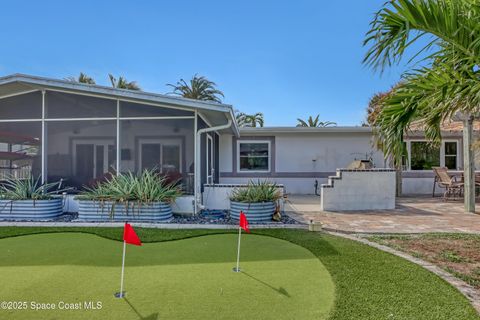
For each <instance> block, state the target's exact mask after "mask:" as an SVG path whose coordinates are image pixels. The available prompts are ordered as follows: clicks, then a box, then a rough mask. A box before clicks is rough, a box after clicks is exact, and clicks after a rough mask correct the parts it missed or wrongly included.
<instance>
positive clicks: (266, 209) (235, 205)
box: [230, 201, 276, 222]
mask: <svg viewBox="0 0 480 320" xmlns="http://www.w3.org/2000/svg"><path fill="white" fill-rule="evenodd" d="M275 209H276V205H275V202H257V203H245V202H236V201H230V217H231V218H232V219H235V220H238V219H240V211H243V213H244V214H245V215H246V216H247V219H248V221H249V222H272V216H273V214H274V213H275Z"/></svg>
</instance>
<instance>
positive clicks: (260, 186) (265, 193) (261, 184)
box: [230, 180, 282, 203]
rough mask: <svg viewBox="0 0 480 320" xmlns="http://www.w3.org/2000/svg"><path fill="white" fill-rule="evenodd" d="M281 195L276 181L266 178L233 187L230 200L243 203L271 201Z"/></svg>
mask: <svg viewBox="0 0 480 320" xmlns="http://www.w3.org/2000/svg"><path fill="white" fill-rule="evenodd" d="M281 197H282V194H281V192H280V190H279V188H278V186H277V184H276V183H273V182H270V181H268V180H257V181H249V182H248V185H247V186H246V187H239V188H235V189H233V191H232V193H231V194H230V200H231V201H235V202H244V203H258V202H273V201H277V200H278V199H280V198H281Z"/></svg>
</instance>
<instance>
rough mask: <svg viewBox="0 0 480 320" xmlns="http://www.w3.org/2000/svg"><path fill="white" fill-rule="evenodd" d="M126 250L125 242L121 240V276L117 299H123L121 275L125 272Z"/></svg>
mask: <svg viewBox="0 0 480 320" xmlns="http://www.w3.org/2000/svg"><path fill="white" fill-rule="evenodd" d="M126 248H127V241H125V240H123V257H122V276H121V279H120V293H119V295H118V298H123V296H124V294H123V273H124V271H125V250H126Z"/></svg>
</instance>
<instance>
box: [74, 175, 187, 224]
mask: <svg viewBox="0 0 480 320" xmlns="http://www.w3.org/2000/svg"><path fill="white" fill-rule="evenodd" d="M180 195H181V191H180V189H179V187H178V186H177V183H176V182H167V181H166V177H162V176H160V175H159V174H158V173H157V172H156V171H155V170H145V171H143V172H142V174H141V175H140V176H137V175H135V174H133V173H132V172H128V173H125V174H120V175H114V176H111V177H109V178H106V179H105V181H103V182H98V183H97V184H96V185H95V186H93V187H90V188H85V191H84V192H82V193H81V194H80V195H78V196H77V197H75V198H76V199H77V200H78V201H79V210H78V219H79V220H88V221H108V220H112V221H126V220H129V221H169V220H171V219H172V208H171V205H170V204H171V203H172V202H173V201H175V199H176V198H177V197H178V196H180Z"/></svg>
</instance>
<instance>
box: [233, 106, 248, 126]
mask: <svg viewBox="0 0 480 320" xmlns="http://www.w3.org/2000/svg"><path fill="white" fill-rule="evenodd" d="M246 117H247V115H246V114H245V113H244V112H240V111H238V110H235V120H236V121H237V125H238V126H239V127H240V128H242V127H245V126H246V124H247V123H246Z"/></svg>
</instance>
